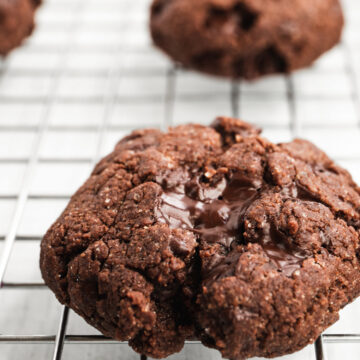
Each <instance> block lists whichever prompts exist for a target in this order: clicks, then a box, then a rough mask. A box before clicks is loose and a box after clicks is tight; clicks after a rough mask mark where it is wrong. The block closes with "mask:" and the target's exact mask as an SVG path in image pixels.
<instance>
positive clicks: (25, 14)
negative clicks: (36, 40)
mask: <svg viewBox="0 0 360 360" xmlns="http://www.w3.org/2000/svg"><path fill="white" fill-rule="evenodd" d="M40 3H41V1H40V0H0V55H2V56H4V55H7V54H8V53H9V52H10V51H11V50H13V49H14V48H16V47H18V46H19V45H20V44H21V43H22V42H23V40H24V39H25V38H27V37H28V36H30V35H31V33H32V31H33V29H34V26H35V24H34V15H35V14H34V13H35V8H36V7H37V6H38V5H40Z"/></svg>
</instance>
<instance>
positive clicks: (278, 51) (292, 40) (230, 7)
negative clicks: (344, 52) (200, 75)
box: [150, 0, 343, 79]
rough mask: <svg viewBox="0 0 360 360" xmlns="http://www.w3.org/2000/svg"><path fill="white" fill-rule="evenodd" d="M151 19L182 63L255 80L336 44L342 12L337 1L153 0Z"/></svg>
mask: <svg viewBox="0 0 360 360" xmlns="http://www.w3.org/2000/svg"><path fill="white" fill-rule="evenodd" d="M324 14H326V16H324ZM150 22H151V33H152V37H153V40H154V43H155V44H156V45H157V46H158V47H159V48H161V49H162V50H164V51H165V52H166V53H167V54H168V55H169V56H170V57H171V58H173V59H174V60H175V61H177V62H179V63H181V64H182V65H184V66H186V67H189V68H194V69H196V70H199V71H202V72H206V73H209V74H213V75H221V76H227V77H232V78H245V79H254V78H257V77H259V76H262V75H267V74H273V73H287V72H290V71H293V70H295V69H299V68H302V67H305V66H308V65H310V64H311V63H312V62H313V61H314V60H315V59H317V58H318V57H319V56H320V55H321V54H323V53H324V52H325V51H327V50H329V49H330V48H332V47H333V46H334V45H335V44H336V43H338V41H339V39H340V35H341V30H342V27H343V15H342V11H341V7H340V3H339V1H338V0H316V1H309V0H295V1H292V2H291V6H289V1H287V0H279V1H266V0H265V1H264V0H197V1H193V0H154V1H153V4H152V8H151V20H150Z"/></svg>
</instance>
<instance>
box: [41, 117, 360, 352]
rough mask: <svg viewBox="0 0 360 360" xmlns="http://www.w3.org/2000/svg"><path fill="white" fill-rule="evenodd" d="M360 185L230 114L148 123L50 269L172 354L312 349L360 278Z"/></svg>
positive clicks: (114, 332)
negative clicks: (210, 119) (188, 345)
mask: <svg viewBox="0 0 360 360" xmlns="http://www.w3.org/2000/svg"><path fill="white" fill-rule="evenodd" d="M359 210H360V190H359V188H358V187H357V185H356V184H355V183H354V182H353V180H352V179H351V176H350V175H349V174H348V172H346V171H345V170H343V169H342V168H340V167H338V166H337V165H335V164H334V163H333V162H332V161H331V160H330V159H329V158H328V157H327V156H326V155H325V154H324V153H323V152H321V151H320V150H319V149H317V148H316V147H315V146H314V145H312V144H311V143H309V142H307V141H304V140H295V141H293V142H291V143H288V144H279V145H275V144H273V143H271V142H269V141H268V140H266V139H264V138H262V137H261V136H260V130H259V129H257V128H255V127H253V126H251V125H249V124H247V123H245V122H242V121H239V120H235V119H231V118H219V119H217V120H216V121H215V122H214V123H213V125H212V126H211V127H205V126H200V125H184V126H179V127H176V128H173V129H170V130H169V132H168V133H162V132H160V131H158V130H141V131H135V132H133V133H132V134H131V135H130V136H128V137H126V138H124V139H123V140H122V141H120V142H119V143H118V145H117V146H116V148H115V150H114V151H113V152H112V153H111V154H110V155H108V156H107V157H106V158H104V159H103V160H102V161H100V163H99V164H98V165H97V166H96V167H95V169H94V171H93V173H92V175H91V177H90V178H89V179H88V181H87V182H86V183H85V184H84V185H83V186H82V187H81V188H80V189H79V190H78V191H77V193H76V194H75V195H74V196H73V197H72V199H71V201H70V203H69V205H68V206H67V208H66V209H65V211H64V212H63V214H62V215H61V216H60V218H59V219H58V220H57V221H56V222H55V224H54V225H53V226H52V227H51V228H50V229H49V231H48V232H47V234H46V235H45V237H44V239H43V241H42V245H41V270H42V274H43V277H44V279H45V281H46V283H47V285H48V286H49V287H50V288H51V289H52V290H53V291H54V292H55V294H56V296H57V297H58V299H59V300H60V301H61V302H62V303H65V304H67V305H69V306H70V307H71V308H72V309H74V310H75V311H76V312H77V313H79V314H80V315H81V316H83V317H84V318H85V320H86V321H88V322H89V323H90V324H92V325H93V326H95V327H97V328H98V329H99V330H100V331H102V332H103V333H104V334H105V335H107V336H111V337H114V338H116V339H119V340H129V342H130V345H131V346H132V347H133V348H134V349H135V350H136V351H138V352H140V353H143V354H148V355H150V356H153V357H165V356H167V355H169V354H172V353H174V352H177V351H180V349H181V348H182V346H183V343H184V341H185V339H190V338H198V339H200V340H201V341H202V342H203V343H204V344H205V345H207V346H210V347H215V348H217V349H219V350H220V351H221V352H222V355H223V356H225V357H227V358H231V359H242V358H246V357H252V356H277V355H283V354H286V353H289V352H293V351H295V350H297V349H300V348H302V347H303V346H305V345H307V344H308V343H310V342H313V341H314V340H315V339H316V337H317V336H318V335H319V334H320V333H321V332H322V331H323V330H324V329H325V328H326V327H328V326H329V325H330V324H332V323H333V322H334V321H336V320H337V318H338V311H339V310H340V309H341V308H342V307H343V306H344V305H346V304H347V303H348V302H350V301H351V300H352V299H354V298H355V297H356V296H357V295H358V293H359V289H360V285H359V284H360V282H359V279H360V274H359V259H358V254H359V228H360V212H359Z"/></svg>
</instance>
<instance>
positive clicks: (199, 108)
mask: <svg viewBox="0 0 360 360" xmlns="http://www.w3.org/2000/svg"><path fill="white" fill-rule="evenodd" d="M148 5H149V2H148V1H147V0H137V1H133V0H97V1H96V0H71V1H70V0H47V1H45V4H44V5H43V7H42V8H41V9H40V10H39V13H38V19H37V23H38V27H37V30H36V32H35V33H34V34H33V36H32V37H31V38H30V39H29V40H28V41H27V43H26V44H25V45H24V46H23V47H22V48H20V49H18V50H16V51H15V52H13V53H12V54H11V55H10V56H9V57H8V58H7V59H4V60H3V61H1V63H0V174H1V175H0V219H1V221H0V287H1V288H0V360H10V359H11V360H16V359H51V358H52V359H57V360H60V359H74V358H78V359H98V358H101V359H113V358H119V359H122V360H124V359H136V358H138V355H136V354H135V353H133V352H132V350H130V349H129V348H128V347H126V346H122V345H123V344H121V343H118V342H116V341H113V340H110V339H107V338H105V337H103V336H102V335H100V334H99V333H97V332H96V331H95V330H94V329H92V328H90V327H89V326H87V325H86V324H85V323H84V321H83V320H82V319H81V318H79V317H78V316H76V315H75V314H74V313H73V312H71V311H69V310H68V309H67V308H66V307H61V306H60V305H59V304H58V303H57V301H56V300H55V298H54V296H53V295H52V294H51V293H50V291H49V290H47V288H46V287H45V286H44V284H43V282H42V279H41V276H40V273H39V270H38V254H39V243H40V240H41V236H42V235H43V234H44V232H45V231H46V229H47V227H48V226H49V225H50V224H51V222H52V221H54V220H55V218H56V217H57V215H59V213H60V212H61V210H62V209H63V208H64V206H65V204H66V202H67V201H68V199H69V197H70V195H71V193H73V192H74V191H75V190H76V188H77V187H78V186H79V185H80V184H81V183H82V182H83V181H84V180H85V179H86V177H87V175H88V173H89V172H90V170H91V168H92V166H93V165H94V163H95V162H96V161H97V160H98V159H99V158H100V157H101V156H102V155H104V154H106V153H107V152H109V151H110V150H111V149H112V147H113V145H114V144H115V142H116V141H117V140H118V139H120V138H121V137H122V136H123V135H125V134H126V133H128V132H129V131H130V130H131V129H134V128H140V127H160V128H166V127H167V126H169V125H176V124H180V123H184V122H201V123H204V124H208V123H209V122H210V121H211V120H212V119H213V118H214V117H215V116H217V115H234V116H240V117H242V118H244V119H246V120H248V121H251V122H255V123H257V124H258V125H260V126H262V127H263V128H264V135H265V136H268V137H270V138H271V140H274V141H287V140H290V139H291V138H293V137H295V136H302V137H305V138H308V139H310V140H312V141H314V142H315V143H317V144H318V145H319V146H320V147H322V148H323V149H324V150H326V151H327V152H328V153H329V154H330V155H331V156H332V157H333V158H335V159H336V160H337V161H338V162H340V163H341V164H342V165H344V166H345V167H346V168H348V169H349V170H350V171H351V172H352V174H353V176H354V178H355V180H357V181H358V182H359V181H360V167H359V165H360V146H359V142H360V98H359V84H360V61H359V60H360V4H359V2H358V1H356V0H347V1H345V2H344V7H345V10H346V15H347V28H346V31H345V34H344V40H343V42H342V44H340V45H339V46H338V47H337V48H335V49H334V50H332V51H331V52H329V53H328V54H327V55H326V56H324V57H323V58H322V59H321V60H320V61H318V62H317V63H316V64H315V65H314V66H313V67H312V68H311V69H306V70H303V71H300V72H297V73H296V74H295V75H291V76H288V77H283V76H275V77H269V78H266V79H264V80H260V81H258V82H256V83H252V84H248V83H242V82H235V83H230V82H228V81H225V80H220V79H214V78H210V77H206V76H203V75H199V74H196V73H192V72H189V71H184V70H183V69H179V68H176V67H174V66H173V65H172V64H171V63H170V62H169V61H168V60H167V59H166V58H165V57H164V56H162V55H161V54H160V53H159V52H158V51H156V50H154V49H153V48H152V47H151V41H150V39H149V36H148V30H147V17H148ZM324 16H326V14H324ZM359 316H360V302H359V301H355V302H354V303H353V304H352V305H349V306H348V307H347V308H346V309H345V310H344V311H343V312H342V316H341V320H340V321H339V322H338V323H337V324H335V325H334V326H333V327H331V328H330V329H329V330H328V331H327V332H326V333H325V334H323V335H322V336H321V337H320V338H319V339H318V340H317V342H316V344H315V346H308V347H307V348H305V349H304V350H302V351H301V352H298V353H296V354H294V355H290V356H288V357H285V358H287V359H292V360H295V359H309V360H310V359H315V358H316V359H317V360H320V359H326V360H332V359H340V358H345V359H359V357H360V343H359V342H360V326H359V325H358V323H359V321H357V319H359ZM325 353H326V354H325ZM172 358H173V359H175V358H176V359H193V358H198V359H219V358H220V356H219V355H218V353H217V352H214V351H212V350H208V349H205V348H204V347H202V346H201V345H197V343H192V344H189V345H186V346H185V348H184V350H183V351H182V352H181V353H180V354H179V355H176V356H173V357H172Z"/></svg>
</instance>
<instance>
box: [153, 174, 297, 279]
mask: <svg viewBox="0 0 360 360" xmlns="http://www.w3.org/2000/svg"><path fill="white" fill-rule="evenodd" d="M261 186H262V184H260V183H258V184H255V183H253V182H251V181H250V180H249V179H247V178H246V177H244V176H242V175H239V174H234V175H233V176H232V178H231V180H230V181H227V180H226V179H225V178H224V179H223V180H222V181H221V182H219V183H218V184H217V185H216V186H215V187H208V186H207V185H206V184H201V182H200V180H199V178H196V179H194V180H191V181H189V182H187V183H186V184H185V185H184V186H180V187H177V188H174V189H164V192H163V194H162V196H161V201H160V204H159V206H158V207H157V208H156V211H155V215H156V216H157V218H158V220H159V221H160V222H164V223H166V224H168V225H169V226H170V227H171V228H183V229H188V230H192V231H194V232H195V233H196V234H198V236H199V239H200V241H205V242H208V243H219V244H221V245H223V246H224V247H226V248H227V249H228V251H231V249H232V245H233V244H234V245H235V244H241V243H242V244H243V243H244V239H243V223H244V214H245V212H246V210H247V209H248V207H249V206H250V204H251V203H252V202H254V201H255V200H256V199H257V198H258V197H259V196H260V190H261ZM262 232H263V234H262V235H263V236H262V237H261V240H260V241H259V243H260V245H261V246H262V248H263V249H264V251H265V253H266V254H267V256H268V257H269V258H270V259H271V260H272V262H273V264H274V265H275V266H276V267H277V268H278V270H279V271H281V272H283V273H285V274H286V275H287V276H290V275H291V274H292V273H293V272H294V271H295V270H296V269H297V268H299V267H300V266H301V262H302V260H303V259H304V256H303V254H302V253H301V251H296V249H294V248H293V247H291V248H290V247H289V246H288V245H286V244H287V242H286V241H285V235H283V234H282V233H281V232H280V231H279V230H278V229H276V228H275V227H274V226H273V225H271V224H269V223H267V224H265V226H264V228H263V230H262ZM177 247H179V249H180V248H181V244H178V245H177ZM239 256H240V254H239V253H238V252H237V253H236V254H229V255H228V257H229V258H228V259H227V260H226V259H225V260H224V261H222V262H221V264H218V265H216V266H215V268H214V269H213V270H212V271H211V274H209V276H210V277H211V278H213V277H215V278H217V277H218V275H220V273H226V267H229V265H231V264H233V263H234V262H237V260H238V258H239Z"/></svg>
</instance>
